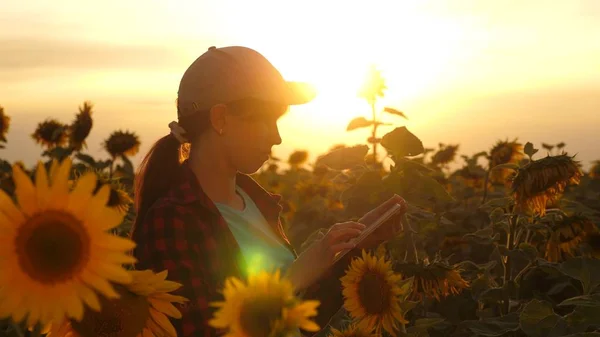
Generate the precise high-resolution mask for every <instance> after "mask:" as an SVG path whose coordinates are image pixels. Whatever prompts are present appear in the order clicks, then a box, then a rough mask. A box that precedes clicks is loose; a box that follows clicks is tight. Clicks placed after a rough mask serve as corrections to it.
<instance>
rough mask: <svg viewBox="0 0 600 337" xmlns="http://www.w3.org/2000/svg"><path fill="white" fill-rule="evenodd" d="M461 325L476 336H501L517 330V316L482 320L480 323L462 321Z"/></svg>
mask: <svg viewBox="0 0 600 337" xmlns="http://www.w3.org/2000/svg"><path fill="white" fill-rule="evenodd" d="M463 324H464V325H465V326H466V327H467V328H468V329H469V330H471V331H472V332H473V333H474V334H476V335H478V336H502V335H504V334H506V333H509V332H511V331H518V330H519V314H518V313H516V312H511V313H510V314H508V315H504V316H501V317H494V318H488V319H483V320H481V321H464V322H463Z"/></svg>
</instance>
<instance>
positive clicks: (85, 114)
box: [69, 102, 94, 151]
mask: <svg viewBox="0 0 600 337" xmlns="http://www.w3.org/2000/svg"><path fill="white" fill-rule="evenodd" d="M93 124H94V123H93V120H92V104H91V103H90V102H84V103H83V105H82V106H80V107H79V113H78V114H77V115H76V116H75V120H74V121H73V123H71V125H70V126H69V145H70V146H71V147H72V148H73V149H74V150H75V151H80V150H81V149H83V148H85V147H87V144H86V143H85V139H86V138H87V136H88V135H89V134H90V131H91V130H92V126H93Z"/></svg>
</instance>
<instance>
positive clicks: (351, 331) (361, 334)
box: [328, 324, 378, 337]
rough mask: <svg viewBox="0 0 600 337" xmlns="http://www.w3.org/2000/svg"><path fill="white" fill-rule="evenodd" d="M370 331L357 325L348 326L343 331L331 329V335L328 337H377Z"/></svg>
mask: <svg viewBox="0 0 600 337" xmlns="http://www.w3.org/2000/svg"><path fill="white" fill-rule="evenodd" d="M377 336H378V335H376V334H375V333H373V330H372V329H368V328H365V327H364V326H360V325H358V324H350V325H349V326H348V327H347V328H345V329H343V330H337V329H335V328H331V334H329V336H328V337H377Z"/></svg>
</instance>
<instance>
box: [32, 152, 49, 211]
mask: <svg viewBox="0 0 600 337" xmlns="http://www.w3.org/2000/svg"><path fill="white" fill-rule="evenodd" d="M35 187H36V192H37V201H38V207H39V209H40V210H44V209H46V206H47V202H48V199H49V197H50V196H49V194H48V192H49V185H48V175H47V173H46V167H45V166H44V164H43V163H41V162H39V163H38V166H37V170H36V173H35Z"/></svg>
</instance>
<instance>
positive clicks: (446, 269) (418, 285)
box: [395, 262, 469, 301]
mask: <svg viewBox="0 0 600 337" xmlns="http://www.w3.org/2000/svg"><path fill="white" fill-rule="evenodd" d="M395 269H397V270H398V271H400V272H401V273H402V275H405V277H414V286H413V289H412V293H411V295H410V297H409V299H410V300H413V301H421V300H423V298H435V299H436V300H437V301H440V300H442V299H443V298H445V297H447V296H450V295H454V294H460V292H461V291H462V290H463V289H465V288H468V287H469V283H468V282H467V281H465V280H464V279H463V278H462V276H461V274H460V270H457V269H456V268H454V267H453V266H449V265H447V264H446V263H442V262H433V263H431V264H428V265H423V264H415V263H402V264H399V265H398V266H397V267H396V268H395Z"/></svg>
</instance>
